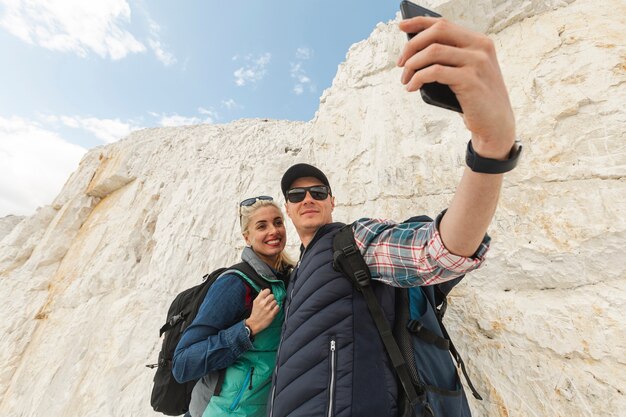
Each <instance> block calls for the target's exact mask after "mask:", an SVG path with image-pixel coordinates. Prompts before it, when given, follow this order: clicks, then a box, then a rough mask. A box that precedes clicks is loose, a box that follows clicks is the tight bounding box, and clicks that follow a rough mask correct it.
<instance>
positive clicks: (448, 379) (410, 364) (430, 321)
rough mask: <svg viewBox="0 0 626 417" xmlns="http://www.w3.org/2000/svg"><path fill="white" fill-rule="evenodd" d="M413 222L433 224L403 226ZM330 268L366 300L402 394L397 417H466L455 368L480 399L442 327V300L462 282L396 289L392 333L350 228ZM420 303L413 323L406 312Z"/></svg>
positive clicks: (340, 234)
mask: <svg viewBox="0 0 626 417" xmlns="http://www.w3.org/2000/svg"><path fill="white" fill-rule="evenodd" d="M412 221H421V222H426V221H432V219H431V218H429V217H427V216H418V217H412V218H410V219H409V220H407V221H406V222H412ZM333 266H334V268H335V269H336V270H337V271H340V272H343V273H344V274H345V275H346V276H347V277H348V278H349V279H350V280H351V281H352V283H353V285H354V286H355V287H356V289H357V290H358V291H359V292H361V294H363V297H364V298H365V301H366V304H367V307H368V309H369V311H370V314H371V316H372V319H373V320H374V323H375V324H376V327H377V329H378V332H379V334H380V337H381V339H382V341H383V344H384V346H385V350H386V351H387V354H388V356H389V359H390V360H391V363H392V365H393V367H394V368H395V371H396V375H397V377H398V379H399V381H400V386H401V387H402V388H403V389H402V390H400V392H399V399H398V405H399V415H400V416H402V417H409V416H412V417H444V416H445V417H470V416H471V412H470V409H469V404H468V403H467V398H466V397H465V393H464V392H463V386H462V385H461V382H460V379H459V375H458V373H457V367H456V366H455V363H454V362H456V365H458V367H459V368H460V369H461V371H462V373H463V375H464V377H465V380H466V381H467V383H468V387H469V388H470V389H471V391H472V394H473V395H474V397H475V398H476V399H478V400H482V398H481V396H480V394H479V393H478V392H477V391H476V389H475V388H474V386H473V384H472V382H471V380H470V378H469V375H468V374H467V370H466V368H465V364H464V362H463V359H462V358H461V356H460V355H459V353H458V351H457V350H456V348H455V347H454V345H453V344H452V341H451V340H450V337H449V335H448V332H447V331H446V329H445V326H444V325H443V316H444V314H445V311H446V308H447V301H446V297H447V295H448V293H449V292H450V290H451V289H452V287H454V286H455V285H456V284H458V282H459V281H460V280H461V279H462V278H463V276H461V277H459V278H456V279H454V280H451V281H448V282H444V283H441V284H437V285H430V286H421V287H414V288H396V290H395V291H396V321H395V325H394V328H393V329H392V328H391V326H390V325H389V323H388V321H387V319H386V318H385V314H384V312H383V310H382V308H381V306H380V304H379V302H378V300H377V299H376V296H375V295H374V291H373V289H372V286H373V285H385V284H382V283H378V282H375V281H374V282H372V281H371V274H370V270H369V268H368V266H367V264H366V262H365V260H364V259H363V256H362V255H361V252H360V251H359V249H358V247H357V245H356V242H355V241H354V233H353V230H352V225H346V226H344V227H342V229H341V230H340V231H339V232H338V233H337V235H336V236H335V238H334V240H333ZM422 297H424V298H425V301H426V303H425V304H426V312H425V313H423V314H422V315H421V316H419V317H417V316H416V314H415V312H412V311H411V304H412V302H414V301H415V300H416V298H422ZM422 299H423V298H422ZM453 359H454V362H453Z"/></svg>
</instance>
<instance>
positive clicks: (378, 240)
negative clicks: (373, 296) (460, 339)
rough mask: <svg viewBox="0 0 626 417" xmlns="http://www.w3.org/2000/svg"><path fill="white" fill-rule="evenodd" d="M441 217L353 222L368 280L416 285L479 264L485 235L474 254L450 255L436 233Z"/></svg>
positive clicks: (458, 273)
mask: <svg viewBox="0 0 626 417" xmlns="http://www.w3.org/2000/svg"><path fill="white" fill-rule="evenodd" d="M444 213H445V212H444ZM442 217H443V213H441V214H440V215H439V216H438V217H437V219H436V220H435V221H424V222H420V221H415V222H408V223H395V222H392V221H389V220H382V219H360V220H357V221H356V222H354V223H353V224H352V228H353V230H354V239H355V241H356V243H357V246H358V247H359V250H360V251H361V254H362V255H363V258H364V259H365V262H366V263H367V265H368V266H369V268H370V272H371V274H372V279H375V280H379V281H382V282H384V283H386V284H389V285H392V286H394V287H416V286H420V285H434V284H439V283H442V282H445V281H449V280H451V279H454V278H457V277H459V276H461V275H463V274H466V273H468V272H470V271H473V270H474V269H477V268H478V267H480V266H481V265H482V263H483V261H484V259H485V255H486V253H487V251H488V249H489V242H490V238H489V236H488V235H485V238H484V239H483V241H482V243H481V244H480V247H479V248H478V250H477V251H476V253H475V254H474V256H472V257H469V258H466V257H463V256H458V255H454V254H452V253H450V252H449V251H448V250H447V249H446V247H445V246H444V245H443V242H442V240H441V236H440V235H439V221H440V220H441V218H442Z"/></svg>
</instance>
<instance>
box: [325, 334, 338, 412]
mask: <svg viewBox="0 0 626 417" xmlns="http://www.w3.org/2000/svg"><path fill="white" fill-rule="evenodd" d="M329 359H330V382H329V384H328V413H327V414H326V415H327V417H333V411H334V410H333V406H334V403H335V373H336V368H337V348H336V343H335V339H331V340H330V358H329Z"/></svg>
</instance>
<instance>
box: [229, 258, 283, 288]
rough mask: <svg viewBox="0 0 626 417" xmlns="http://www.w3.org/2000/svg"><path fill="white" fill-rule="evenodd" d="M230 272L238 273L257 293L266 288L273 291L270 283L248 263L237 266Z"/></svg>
mask: <svg viewBox="0 0 626 417" xmlns="http://www.w3.org/2000/svg"><path fill="white" fill-rule="evenodd" d="M228 270H229V271H230V270H233V271H234V272H236V273H237V275H239V277H240V278H242V279H243V280H244V282H246V284H248V285H250V286H251V287H252V289H254V290H255V291H256V292H261V290H264V289H266V288H267V289H269V290H270V291H271V289H272V288H271V285H270V283H269V282H267V281H266V280H264V279H263V278H262V277H261V276H260V275H259V274H258V272H256V271H255V270H254V268H252V267H251V266H250V264H248V263H247V262H240V263H238V264H235V265H233V266H231V267H230V268H228ZM242 274H243V275H242Z"/></svg>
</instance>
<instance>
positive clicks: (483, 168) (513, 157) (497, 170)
mask: <svg viewBox="0 0 626 417" xmlns="http://www.w3.org/2000/svg"><path fill="white" fill-rule="evenodd" d="M521 153H522V144H521V142H520V141H518V140H516V141H515V144H514V145H513V148H511V152H510V153H509V158H508V159H506V160H504V161H499V160H497V159H491V158H483V157H482V156H480V155H478V154H477V153H476V152H475V151H474V148H473V147H472V141H471V140H470V141H469V142H467V151H466V153H465V163H466V164H467V166H468V167H470V169H471V170H472V171H474V172H481V173H483V174H503V173H505V172H508V171H510V170H512V169H513V168H515V166H516V165H517V161H518V160H519V156H520V154H521Z"/></svg>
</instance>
